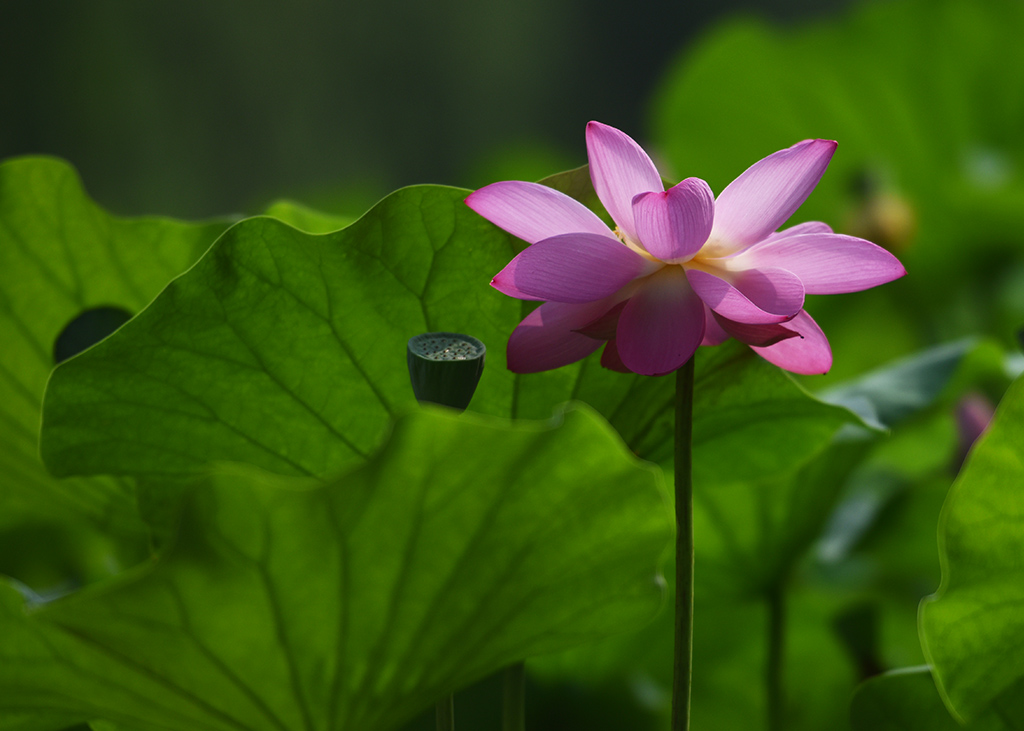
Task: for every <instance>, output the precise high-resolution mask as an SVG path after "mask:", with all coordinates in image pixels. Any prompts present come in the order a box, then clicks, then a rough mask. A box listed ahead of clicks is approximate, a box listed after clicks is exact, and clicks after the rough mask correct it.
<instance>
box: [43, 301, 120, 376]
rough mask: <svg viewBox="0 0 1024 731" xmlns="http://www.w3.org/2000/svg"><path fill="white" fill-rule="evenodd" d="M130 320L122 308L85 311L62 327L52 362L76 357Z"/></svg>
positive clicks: (107, 307) (106, 307)
mask: <svg viewBox="0 0 1024 731" xmlns="http://www.w3.org/2000/svg"><path fill="white" fill-rule="evenodd" d="M130 319H132V313H130V312H128V310H126V309H124V308H122V307H109V306H105V307H95V308H93V309H91V310H86V311H85V312H83V313H81V314H80V315H78V316H77V317H75V318H74V319H73V320H72V321H71V322H69V323H68V324H67V325H65V326H64V329H63V330H61V333H60V335H58V336H57V340H56V341H55V342H54V344H53V362H54V363H60V362H62V361H65V360H67V359H68V358H70V357H71V356H73V355H78V354H79V353H81V352H82V351H83V350H85V349H86V348H89V347H91V346H93V345H95V344H96V343H98V342H99V341H101V340H103V338H105V337H107V336H108V335H110V334H111V333H113V332H114V331H115V330H117V328H119V327H121V326H122V325H123V324H125V323H126V322H128V321H129V320H130Z"/></svg>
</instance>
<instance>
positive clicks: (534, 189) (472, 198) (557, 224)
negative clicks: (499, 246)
mask: <svg viewBox="0 0 1024 731" xmlns="http://www.w3.org/2000/svg"><path fill="white" fill-rule="evenodd" d="M466 205H468V206H469V207H470V208H472V209H473V210H474V211H476V212H477V213H479V214H480V215H481V216H483V217H484V218H486V219H487V220H488V221H490V222H491V223H493V224H495V225H497V226H499V227H501V228H503V229H505V230H506V231H508V232H509V233H510V234H512V235H513V236H516V237H518V238H520V239H522V240H523V241H527V242H529V243H531V244H535V243H537V242H538V241H540V240H541V239H548V238H551V237H552V236H558V235H559V234H570V233H591V234H598V235H601V236H607V237H609V238H614V235H613V234H612V232H611V230H609V228H608V227H607V226H606V225H605V223H604V221H602V220H601V219H600V218H598V216H597V214H596V213H594V212H593V211H592V210H590V209H589V208H587V207H586V206H585V205H583V204H582V203H580V202H579V201H577V200H573V199H572V198H570V197H569V196H567V195H565V194H564V193H560V192H559V191H557V190H554V189H552V188H548V187H547V186H544V185H539V184H538V183H524V182H521V181H518V180H509V181H505V182H501V183H492V184H491V185H488V186H486V187H484V188H481V189H480V190H478V191H476V192H474V193H470V194H469V196H468V197H467V198H466Z"/></svg>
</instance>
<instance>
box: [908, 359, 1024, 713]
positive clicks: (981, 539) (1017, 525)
mask: <svg viewBox="0 0 1024 731" xmlns="http://www.w3.org/2000/svg"><path fill="white" fill-rule="evenodd" d="M1022 484H1024V380H1022V379H1020V378H1018V379H1017V380H1016V381H1015V382H1014V383H1013V384H1012V385H1011V386H1010V388H1009V390H1008V391H1007V392H1006V395H1005V396H1004V397H1003V400H1002V402H1001V403H1000V405H999V409H998V410H997V412H996V416H995V419H994V420H993V422H992V425H991V427H990V430H989V432H988V434H987V435H986V436H984V437H982V439H981V441H980V442H979V443H978V444H976V445H975V448H974V452H973V454H972V456H971V457H970V458H969V459H968V461H967V464H966V466H965V467H964V469H963V471H962V472H961V473H960V476H959V478H958V479H957V481H956V483H954V485H953V487H952V488H951V489H950V492H949V495H948V497H947V499H946V503H945V505H944V506H943V510H942V518H941V520H940V524H939V553H940V558H941V562H942V584H941V586H940V587H939V590H938V592H937V593H936V594H935V596H933V597H931V598H930V599H928V600H926V601H925V602H924V604H922V607H921V617H920V625H921V635H922V640H923V643H924V649H925V654H926V656H927V657H928V659H929V662H930V663H931V664H932V666H933V668H934V671H935V676H936V681H937V683H938V685H939V688H940V690H941V691H942V693H943V695H944V697H945V699H946V702H947V703H948V704H949V706H950V707H951V708H952V710H953V711H954V712H955V713H956V714H958V715H959V716H960V717H962V718H964V719H968V720H970V719H974V718H977V717H978V716H979V715H981V713H982V712H983V711H984V710H985V709H986V708H987V707H989V706H990V705H991V706H994V707H995V708H996V709H998V710H999V711H1000V712H1001V713H1002V714H1004V715H1005V716H1007V717H1008V718H1013V719H1015V720H1016V721H1018V722H1019V723H1024V703H1022V702H1021V698H1022V695H1021V690H1022V689H1024V660H1022V658H1024V561H1022V560H1021V556H1022V555H1024V492H1022V491H1021V485H1022Z"/></svg>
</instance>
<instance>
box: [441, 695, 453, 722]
mask: <svg viewBox="0 0 1024 731" xmlns="http://www.w3.org/2000/svg"><path fill="white" fill-rule="evenodd" d="M437 731H455V696H454V695H448V696H446V697H444V698H442V699H441V700H439V701H438V702H437Z"/></svg>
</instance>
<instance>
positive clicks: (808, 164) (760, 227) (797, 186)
mask: <svg viewBox="0 0 1024 731" xmlns="http://www.w3.org/2000/svg"><path fill="white" fill-rule="evenodd" d="M835 150H836V143H835V142H833V141H831V140H804V141H803V142H799V143H797V144H795V145H793V146H792V147H790V148H788V149H785V150H780V151H778V152H776V153H774V154H772V155H769V156H768V157H766V158H764V159H763V160H760V161H759V162H756V163H754V164H753V165H751V166H750V167H749V168H747V169H746V170H745V171H744V172H743V173H742V174H741V175H740V176H739V177H738V178H736V180H734V181H732V182H731V183H729V185H728V187H726V189H725V190H723V191H722V193H721V195H719V196H718V199H717V200H716V201H715V226H714V230H713V231H712V233H711V237H712V238H715V239H720V240H722V241H725V242H729V243H731V244H735V245H738V246H740V247H746V246H750V245H752V244H756V243H757V242H758V241H761V240H762V239H764V238H765V237H767V236H768V235H769V234H771V233H772V232H773V231H775V229H777V228H778V227H779V226H781V225H782V224H783V223H785V222H786V219H788V218H789V217H790V216H791V215H793V212H794V211H795V210H796V209H797V208H799V207H800V204H801V203H803V202H804V201H805V200H806V199H807V196H809V195H810V194H811V191H812V190H814V186H816V185H817V184H818V181H819V180H820V179H821V176H822V175H823V174H824V173H825V168H826V167H828V163H829V160H831V159H832V153H834V152H835Z"/></svg>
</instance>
